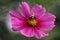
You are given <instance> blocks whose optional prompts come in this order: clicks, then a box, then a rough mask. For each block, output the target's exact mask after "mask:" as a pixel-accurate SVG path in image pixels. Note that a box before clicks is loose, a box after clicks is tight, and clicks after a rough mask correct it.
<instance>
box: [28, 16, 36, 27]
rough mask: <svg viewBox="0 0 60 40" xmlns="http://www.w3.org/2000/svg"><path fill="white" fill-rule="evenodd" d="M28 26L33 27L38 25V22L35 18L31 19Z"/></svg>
mask: <svg viewBox="0 0 60 40" xmlns="http://www.w3.org/2000/svg"><path fill="white" fill-rule="evenodd" d="M28 24H29V25H31V26H35V25H36V24H37V20H36V19H35V18H33V17H31V18H30V19H29V20H28Z"/></svg>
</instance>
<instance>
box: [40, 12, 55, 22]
mask: <svg viewBox="0 0 60 40" xmlns="http://www.w3.org/2000/svg"><path fill="white" fill-rule="evenodd" d="M55 19H56V16H55V15H53V14H51V13H46V14H45V15H44V16H43V17H41V18H40V20H42V21H55Z"/></svg>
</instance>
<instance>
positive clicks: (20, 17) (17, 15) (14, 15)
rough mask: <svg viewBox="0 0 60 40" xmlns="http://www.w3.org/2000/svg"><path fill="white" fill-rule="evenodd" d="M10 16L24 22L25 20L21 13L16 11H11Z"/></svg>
mask: <svg viewBox="0 0 60 40" xmlns="http://www.w3.org/2000/svg"><path fill="white" fill-rule="evenodd" d="M9 15H10V16H12V17H15V18H18V19H20V20H24V19H25V18H24V17H23V16H21V15H20V13H19V12H17V11H16V10H10V11H9Z"/></svg>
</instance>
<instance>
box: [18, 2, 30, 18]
mask: <svg viewBox="0 0 60 40" xmlns="http://www.w3.org/2000/svg"><path fill="white" fill-rule="evenodd" d="M19 8H20V11H21V13H22V14H23V15H24V16H25V17H26V18H28V17H30V8H29V5H28V3H26V2H22V3H21V4H19Z"/></svg>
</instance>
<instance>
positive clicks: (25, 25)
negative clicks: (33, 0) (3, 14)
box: [9, 2, 56, 39]
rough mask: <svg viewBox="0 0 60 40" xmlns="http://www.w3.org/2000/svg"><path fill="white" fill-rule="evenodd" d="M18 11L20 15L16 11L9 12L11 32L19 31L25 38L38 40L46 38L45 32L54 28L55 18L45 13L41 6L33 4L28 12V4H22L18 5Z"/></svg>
mask: <svg viewBox="0 0 60 40" xmlns="http://www.w3.org/2000/svg"><path fill="white" fill-rule="evenodd" d="M19 9H20V13H19V12H17V11H16V10H10V11H9V15H10V19H11V20H10V22H11V25H12V29H13V31H19V32H20V33H21V34H22V35H24V36H26V37H36V38H37V39H40V38H42V37H45V36H48V33H47V32H46V31H50V30H52V29H53V28H54V26H55V25H54V22H55V18H56V16H55V15H53V14H51V13H47V12H46V9H45V8H44V7H43V6H42V5H38V4H35V5H34V6H33V7H32V10H31V12H30V8H29V5H28V3H26V2H22V3H21V4H19ZM21 14H23V15H21Z"/></svg>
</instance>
